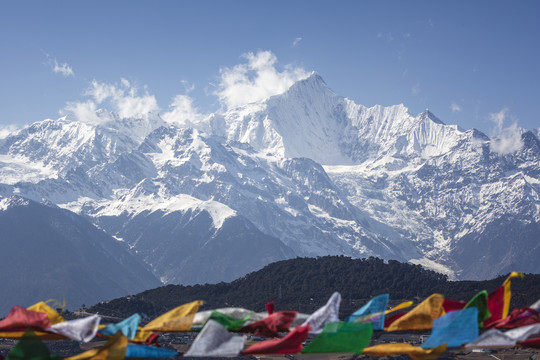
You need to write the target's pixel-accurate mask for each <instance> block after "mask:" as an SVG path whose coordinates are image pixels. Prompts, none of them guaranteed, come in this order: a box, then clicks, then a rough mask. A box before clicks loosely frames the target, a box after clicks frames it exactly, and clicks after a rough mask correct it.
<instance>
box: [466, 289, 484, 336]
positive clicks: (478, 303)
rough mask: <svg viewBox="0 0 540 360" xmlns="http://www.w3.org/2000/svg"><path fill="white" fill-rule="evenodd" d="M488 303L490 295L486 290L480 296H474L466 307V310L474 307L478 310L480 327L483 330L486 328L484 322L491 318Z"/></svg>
mask: <svg viewBox="0 0 540 360" xmlns="http://www.w3.org/2000/svg"><path fill="white" fill-rule="evenodd" d="M487 302H488V293H487V291H486V290H482V291H480V292H479V293H478V294H476V295H474V297H473V298H472V299H471V300H470V301H469V302H468V303H467V305H465V307H464V309H467V308H470V307H473V306H474V307H476V308H477V309H478V326H479V327H481V328H482V327H483V326H484V320H485V319H487V318H489V317H491V313H490V312H489V309H488V305H487Z"/></svg>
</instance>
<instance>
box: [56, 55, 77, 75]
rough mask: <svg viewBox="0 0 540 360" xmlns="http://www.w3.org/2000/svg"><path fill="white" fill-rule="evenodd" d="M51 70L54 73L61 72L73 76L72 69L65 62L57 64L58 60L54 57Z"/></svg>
mask: <svg viewBox="0 0 540 360" xmlns="http://www.w3.org/2000/svg"><path fill="white" fill-rule="evenodd" d="M53 71H54V72H55V74H62V75H64V76H75V74H74V73H73V69H72V68H71V66H69V65H68V64H67V63H63V64H58V61H56V59H54V67H53Z"/></svg>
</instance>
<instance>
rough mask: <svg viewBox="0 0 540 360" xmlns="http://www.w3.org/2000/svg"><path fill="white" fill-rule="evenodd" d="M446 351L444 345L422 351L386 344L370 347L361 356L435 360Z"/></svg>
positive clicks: (398, 344)
mask: <svg viewBox="0 0 540 360" xmlns="http://www.w3.org/2000/svg"><path fill="white" fill-rule="evenodd" d="M445 351H446V344H443V345H441V346H438V347H436V348H433V349H422V348H421V347H417V346H413V345H411V344H407V343H388V344H380V345H375V346H370V347H367V348H365V349H364V351H363V352H362V355H368V356H390V355H401V354H407V355H409V356H410V357H411V358H412V359H413V360H430V359H436V358H438V357H439V356H441V355H442V354H444V352H445Z"/></svg>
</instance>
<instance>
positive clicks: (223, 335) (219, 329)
mask: <svg viewBox="0 0 540 360" xmlns="http://www.w3.org/2000/svg"><path fill="white" fill-rule="evenodd" d="M245 341H246V339H245V337H244V336H239V335H234V334H231V333H230V332H228V331H227V329H225V328H224V327H223V326H222V325H221V324H219V323H218V322H217V321H214V320H208V322H207V323H206V325H205V326H204V328H203V329H202V330H201V332H200V333H199V335H197V337H196V338H195V341H193V344H192V345H191V347H190V348H189V350H188V351H187V352H186V353H185V354H184V357H191V356H203V357H233V356H238V354H240V352H241V351H242V349H243V348H244V343H245Z"/></svg>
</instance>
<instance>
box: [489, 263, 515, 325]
mask: <svg viewBox="0 0 540 360" xmlns="http://www.w3.org/2000/svg"><path fill="white" fill-rule="evenodd" d="M524 276H525V275H523V274H522V273H518V272H515V271H513V272H512V273H510V275H508V277H507V278H506V280H505V281H504V282H503V284H502V286H501V287H499V288H498V289H497V290H495V291H493V292H491V293H490V294H489V295H488V309H489V312H490V313H491V316H490V317H489V318H487V319H485V320H484V327H485V328H489V327H492V326H493V323H495V322H496V321H498V320H500V319H504V318H505V317H507V316H508V312H509V311H510V298H511V297H512V291H511V290H510V281H511V279H513V278H516V277H520V278H523V277H524Z"/></svg>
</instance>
